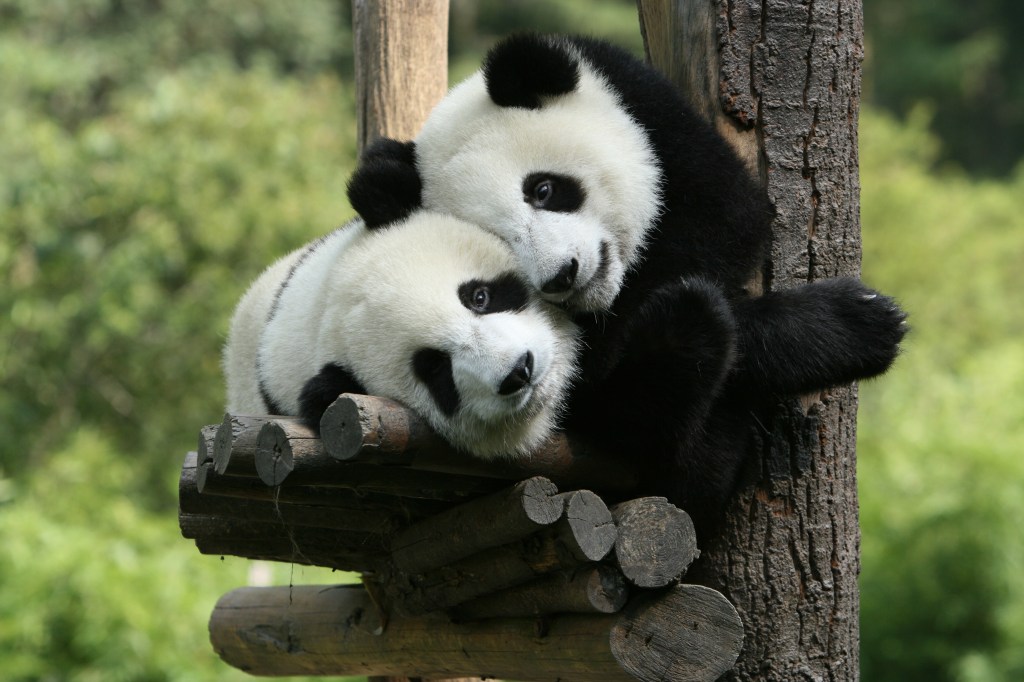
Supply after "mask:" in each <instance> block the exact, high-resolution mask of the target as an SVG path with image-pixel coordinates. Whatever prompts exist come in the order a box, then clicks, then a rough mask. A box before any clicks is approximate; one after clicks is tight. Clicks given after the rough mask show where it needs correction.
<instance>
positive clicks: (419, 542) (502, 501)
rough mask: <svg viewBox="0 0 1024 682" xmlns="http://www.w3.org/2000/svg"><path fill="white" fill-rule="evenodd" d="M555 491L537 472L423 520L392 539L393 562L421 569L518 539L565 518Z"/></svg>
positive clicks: (405, 568) (412, 570) (412, 569)
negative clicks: (513, 483) (525, 478)
mask: <svg viewBox="0 0 1024 682" xmlns="http://www.w3.org/2000/svg"><path fill="white" fill-rule="evenodd" d="M557 492H558V489H557V488H556V487H555V484H554V483H552V482H551V481H549V480H547V479H546V478H543V477H541V476H535V477H533V478H530V479H527V480H525V481H521V482H519V483H517V484H515V485H514V486H511V487H510V488H507V489H505V490H502V491H499V492H497V493H493V494H491V495H488V496H486V497H481V498H478V499H476V500H472V501H470V502H466V503H464V504H460V505H459V506H457V507H453V508H451V509H449V510H448V511H446V512H443V513H441V514H438V515H436V516H433V517H431V518H428V519H424V520H423V521H420V522H419V523H416V524H414V525H412V526H409V527H408V528H406V529H404V530H403V531H401V532H400V533H398V534H397V535H396V536H395V537H394V538H393V539H392V542H391V558H392V561H393V562H394V564H395V567H396V568H397V569H398V570H399V571H401V572H404V573H422V572H424V571H428V570H431V569H434V568H438V567H439V566H443V565H444V564H448V563H451V562H453V561H457V560H459V559H463V558H465V557H468V556H470V555H471V554H476V553H477V552H479V551H481V550H484V549H488V548H491V547H496V546H498V545H504V544H508V543H510V542H514V541H515V540H518V539H520V538H522V537H525V536H526V535H529V534H531V533H533V532H535V531H537V530H538V529H540V528H542V527H544V526H548V525H550V524H552V523H554V522H555V521H557V520H558V519H559V518H560V517H561V516H562V510H563V507H564V500H563V498H561V497H559V496H557V494H556V493H557Z"/></svg>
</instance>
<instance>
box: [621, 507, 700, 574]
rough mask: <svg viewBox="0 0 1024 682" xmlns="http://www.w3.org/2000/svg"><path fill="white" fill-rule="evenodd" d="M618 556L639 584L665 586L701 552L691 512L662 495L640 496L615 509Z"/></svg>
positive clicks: (625, 572) (624, 572)
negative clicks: (698, 547)
mask: <svg viewBox="0 0 1024 682" xmlns="http://www.w3.org/2000/svg"><path fill="white" fill-rule="evenodd" d="M612 512H613V515H614V517H615V524H616V526H617V528H618V537H617V538H616V540H615V560H616V562H617V563H618V565H619V568H620V569H622V573H623V574H624V575H625V576H626V578H627V579H628V580H629V581H630V582H631V583H633V584H634V585H636V586H637V587H646V588H658V587H665V586H666V585H669V584H671V583H673V582H674V581H676V580H678V579H679V578H680V577H682V575H683V574H684V573H685V572H686V569H687V568H689V566H690V564H691V563H693V561H694V560H695V559H696V558H697V557H698V556H699V555H700V551H699V550H698V549H697V534H696V532H695V531H694V528H693V521H692V520H691V519H690V515H689V514H687V513H686V512H684V511H683V510H682V509H679V508H678V507H676V506H675V505H673V504H672V503H670V502H669V501H668V500H666V499H665V498H663V497H640V498H636V499H634V500H629V501H628V502H623V503H622V504H619V505H616V506H615V507H614V508H613V510H612Z"/></svg>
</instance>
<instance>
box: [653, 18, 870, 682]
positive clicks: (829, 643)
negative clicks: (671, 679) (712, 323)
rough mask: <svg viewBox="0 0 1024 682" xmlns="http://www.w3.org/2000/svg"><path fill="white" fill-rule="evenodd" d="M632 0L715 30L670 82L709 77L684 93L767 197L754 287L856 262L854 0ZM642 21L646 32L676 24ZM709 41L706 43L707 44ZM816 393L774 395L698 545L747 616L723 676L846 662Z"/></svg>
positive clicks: (849, 403) (849, 507)
mask: <svg viewBox="0 0 1024 682" xmlns="http://www.w3.org/2000/svg"><path fill="white" fill-rule="evenodd" d="M639 5H640V9H641V17H644V16H645V14H646V15H647V16H648V17H651V16H657V15H658V13H659V12H660V16H673V17H676V18H677V19H679V18H680V17H683V18H685V17H691V18H692V17H703V18H704V19H702V20H701V21H705V20H706V23H705V25H708V26H714V28H715V30H716V33H717V40H716V41H712V42H708V41H691V42H690V43H689V44H684V45H682V46H681V47H682V48H683V49H687V48H692V49H693V53H692V54H688V56H686V57H684V59H688V60H691V61H693V62H694V63H695V64H705V65H708V64H711V65H717V67H711V68H710V69H708V68H705V69H703V70H701V69H696V71H698V72H699V73H704V74H710V76H709V77H707V78H704V79H700V78H696V79H695V78H677V80H676V82H677V83H678V84H679V85H680V87H682V88H683V89H684V90H688V91H689V92H691V94H693V92H694V91H693V88H694V87H697V88H701V87H704V88H708V87H709V88H710V89H711V92H710V93H707V92H696V94H695V96H696V97H697V98H699V99H701V100H710V101H713V102H716V103H717V104H716V105H715V106H713V107H711V110H713V111H714V113H715V118H716V122H717V124H718V128H719V129H720V130H723V131H726V130H729V131H731V133H730V137H729V139H730V140H731V141H732V142H733V143H734V144H735V146H736V147H737V149H739V150H740V152H741V154H742V155H743V156H744V158H746V159H747V160H748V161H749V162H751V165H752V167H754V168H756V171H757V173H758V174H759V176H760V177H761V179H762V181H763V182H765V184H766V186H767V188H768V192H769V194H770V196H771V198H772V200H773V201H774V202H775V206H776V210H777V217H776V221H775V225H774V240H773V245H772V252H771V263H770V267H769V268H768V270H767V272H765V273H764V274H763V282H762V286H763V287H764V289H766V290H767V289H782V288H786V287H789V286H793V285H795V284H798V283H801V282H806V281H812V280H815V279H819V278H822V277H830V276H835V275H857V274H858V273H859V265H860V221H859V208H860V206H859V180H858V157H857V112H858V106H859V101H860V74H861V69H860V63H861V59H862V54H863V18H862V8H861V2H860V0H676V1H672V0H650V1H649V0H640V2H639ZM684 6H685V7H687V10H686V11H682V10H680V9H679V8H681V7H684ZM652 12H653V13H654V14H652ZM691 21H693V19H691ZM646 25H647V29H646V31H645V33H646V37H647V38H648V40H655V41H659V40H673V41H676V40H679V37H680V36H683V35H685V33H686V31H685V30H682V29H678V28H677V29H675V30H674V31H673V32H672V33H671V34H669V33H668V31H662V30H661V27H662V25H661V24H657V23H656V22H654V21H650V22H648V23H647V24H646ZM701 30H704V29H701ZM709 45H712V46H715V47H716V48H717V49H715V50H714V51H713V53H709V52H708V46H709ZM649 54H650V56H651V57H652V59H654V60H658V59H660V58H661V56H662V55H665V54H674V52H673V51H672V50H669V49H666V48H663V47H652V48H651V49H649ZM655 63H656V64H657V61H655ZM668 72H669V73H670V74H673V75H676V76H678V70H675V71H673V70H672V69H668ZM715 72H717V77H716V73H715ZM709 94H710V97H708V95H709ZM751 150H754V152H753V153H752V152H751ZM817 398H819V396H812V397H809V398H807V399H806V400H804V401H803V403H802V406H801V404H797V403H796V402H795V401H794V402H793V403H792V404H789V405H787V406H784V407H782V408H780V409H779V410H778V411H777V414H776V416H775V418H774V419H773V421H772V423H770V424H765V425H764V427H765V428H764V429H763V430H762V431H760V432H759V438H758V439H757V444H756V445H755V447H754V449H753V450H754V451H753V452H752V453H751V457H750V463H749V466H748V468H747V471H746V472H745V477H744V480H743V481H742V483H741V486H740V490H739V491H738V493H737V495H736V496H735V499H734V501H733V503H732V506H731V510H730V512H729V514H728V518H727V520H726V524H725V527H724V529H723V532H722V533H721V534H720V535H719V536H718V537H717V538H716V539H715V540H714V541H713V542H712V543H711V544H710V546H708V547H705V548H702V549H703V550H704V554H703V556H702V558H701V561H700V562H699V563H698V566H697V569H699V575H700V577H701V579H702V580H703V581H704V582H706V584H708V585H710V586H712V587H715V588H717V589H720V590H722V591H723V593H724V594H725V595H726V596H727V597H729V599H730V600H731V601H732V602H733V603H734V604H735V605H736V607H737V609H738V610H739V612H740V615H741V617H742V619H743V622H744V626H745V628H746V644H745V647H744V650H743V653H742V654H741V656H740V659H739V662H738V663H737V666H736V668H735V669H734V670H733V671H732V672H731V673H730V674H729V676H728V678H727V679H735V680H753V679H757V680H792V679H816V680H855V679H857V677H858V667H859V660H858V647H859V632H858V592H857V574H858V571H859V540H860V534H859V529H858V525H857V490H856V455H855V438H856V406H857V403H856V389H855V388H841V389H836V390H833V391H829V392H828V393H827V394H826V395H824V396H820V401H819V400H817ZM806 407H809V408H810V409H809V412H807V411H806V410H805V409H804V408H806ZM691 575H692V574H691Z"/></svg>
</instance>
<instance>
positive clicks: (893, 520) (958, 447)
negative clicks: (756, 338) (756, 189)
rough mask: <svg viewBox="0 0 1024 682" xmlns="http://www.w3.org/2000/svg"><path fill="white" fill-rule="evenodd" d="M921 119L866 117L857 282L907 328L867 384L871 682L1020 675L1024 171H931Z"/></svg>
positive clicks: (1023, 635) (970, 681) (864, 610)
mask: <svg viewBox="0 0 1024 682" xmlns="http://www.w3.org/2000/svg"><path fill="white" fill-rule="evenodd" d="M927 124H928V120H927V117H925V116H923V115H921V114H920V113H918V114H916V115H913V116H911V118H910V119H909V121H908V122H906V123H903V124H899V123H897V122H896V121H895V120H893V119H892V118H890V117H884V116H880V115H878V114H877V113H874V112H871V111H870V110H869V111H865V112H864V114H863V115H862V117H861V141H862V144H861V159H862V189H863V195H862V197H863V200H862V206H863V224H864V250H865V255H864V277H865V279H866V280H867V281H868V282H869V283H871V284H872V285H874V286H878V287H880V288H881V289H882V290H884V291H887V292H890V293H893V294H895V295H896V296H897V297H898V298H899V299H900V300H901V302H902V303H903V305H904V307H905V308H906V309H907V310H909V311H910V313H911V325H912V328H913V329H912V332H911V334H910V336H909V337H908V340H907V344H906V347H905V352H904V353H903V355H902V357H901V358H900V359H899V360H898V361H897V363H896V366H895V368H894V370H893V371H892V372H891V373H890V374H889V375H887V376H886V377H885V379H884V380H883V381H879V382H877V383H867V384H865V385H864V386H862V387H861V391H860V393H861V413H860V420H859V424H860V426H859V446H858V460H859V466H858V476H859V479H860V492H861V521H862V527H863V537H862V560H863V570H862V573H861V619H862V628H861V636H862V642H863V646H862V655H861V664H862V672H863V676H864V679H866V680H880V681H882V682H887V681H892V682H896V681H897V680H899V681H900V682H905V681H908V680H909V681H911V682H917V681H920V682H932V681H938V682H944V681H949V682H954V681H956V682H999V681H1003V680H1005V681H1006V682H1010V681H1011V680H1020V679H1024V536H1022V535H1021V532H1020V528H1021V525H1022V524H1024V498H1022V497H1021V495H1020V489H1021V485H1022V483H1024V460H1021V457H1020V453H1021V451H1024V423H1022V422H1021V418H1020V416H1021V414H1022V413H1024V309H1022V308H1021V307H1020V306H1019V305H1018V304H1017V303H1016V302H1015V301H1016V298H1018V296H1017V292H1020V291H1024V272H1022V270H1021V267H1020V264H1021V263H1022V262H1024V216H1022V214H1021V211H1020V197H1021V196H1024V172H1020V173H1018V174H1017V175H1016V176H1015V177H1014V178H1012V179H1010V180H1007V181H1003V182H994V181H971V180H970V179H968V178H966V177H964V176H963V175H962V174H944V175H938V174H936V173H934V172H933V171H930V170H929V168H930V167H931V166H932V163H933V161H934V157H935V154H936V153H937V144H936V141H935V139H934V137H933V136H932V135H931V134H929V133H928V132H927Z"/></svg>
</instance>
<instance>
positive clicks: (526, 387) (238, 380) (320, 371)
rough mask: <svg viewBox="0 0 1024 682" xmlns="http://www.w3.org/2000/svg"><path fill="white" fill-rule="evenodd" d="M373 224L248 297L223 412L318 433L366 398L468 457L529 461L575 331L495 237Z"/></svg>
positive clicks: (413, 219)
mask: <svg viewBox="0 0 1024 682" xmlns="http://www.w3.org/2000/svg"><path fill="white" fill-rule="evenodd" d="M384 213H385V215H386V217H385V218H384V219H385V220H388V221H390V222H387V224H386V225H383V224H380V223H377V222H371V223H370V224H371V225H372V226H373V227H374V228H377V229H372V230H371V229H367V225H366V223H365V222H364V221H363V220H360V219H356V220H354V221H352V222H350V223H349V224H347V225H345V226H343V227H341V228H339V229H337V230H335V231H334V232H331V233H330V234H328V235H326V236H324V237H322V238H320V239H318V240H316V241H314V242H312V243H310V244H308V245H306V246H304V247H302V248H300V249H298V250H296V251H294V252H292V253H291V254H289V255H287V256H285V257H284V258H282V259H280V260H279V261H277V262H276V263H274V264H273V265H271V266H270V267H269V268H268V269H267V270H265V271H264V273H263V274H262V275H260V276H259V277H258V278H257V279H256V281H255V282H254V283H253V284H252V285H251V287H250V288H249V289H248V291H247V292H246V293H245V295H244V296H243V297H242V299H241V301H240V302H239V304H238V306H237V308H236V310H235V313H234V315H233V317H232V321H231V326H230V331H229V336H228V340H227V343H226V346H225V350H224V360H223V365H224V372H225V376H226V380H227V393H228V401H227V402H228V404H227V409H228V411H229V412H231V413H235V414H265V413H270V414H282V415H298V416H301V417H302V418H303V419H304V421H305V422H306V423H307V424H308V425H309V426H311V427H313V428H314V429H316V430H319V422H320V417H321V416H322V415H323V412H324V411H325V410H326V408H327V407H328V405H329V404H330V403H331V402H333V400H334V399H335V398H336V397H337V396H338V394H340V393H344V392H348V393H361V394H371V395H379V396H385V397H389V398H392V399H395V400H398V401H400V402H402V403H404V404H405V405H407V406H408V407H410V408H412V409H413V410H414V411H416V412H417V413H418V414H420V415H421V416H422V417H423V418H424V419H425V420H426V421H427V422H428V423H429V424H430V425H431V426H432V427H433V429H434V430H435V431H436V432H437V433H439V434H440V435H441V436H442V437H444V438H446V439H447V440H448V441H449V442H451V443H452V444H453V445H455V446H456V447H458V448H460V449H462V450H464V451H466V452H468V453H470V454H473V455H476V456H479V457H483V458H493V457H501V456H509V457H514V456H522V455H526V454H528V453H529V452H530V451H531V450H532V449H533V448H535V447H536V446H537V445H538V444H539V443H540V442H541V441H543V440H544V439H545V438H546V437H547V436H548V435H550V432H551V430H552V427H553V426H554V424H555V423H556V420H557V417H558V415H559V412H560V410H561V406H562V404H563V402H564V397H565V394H566V390H567V388H568V386H569V384H570V381H571V379H572V377H573V375H574V373H575V364H574V358H575V355H576V330H575V326H574V325H573V323H572V322H571V320H570V319H569V318H568V316H566V315H565V314H564V312H562V311H560V310H557V309H555V308H554V307H553V306H551V305H550V304H548V303H546V302H544V301H542V300H540V299H538V297H536V296H535V295H534V294H533V292H532V290H531V289H530V288H529V287H528V286H527V284H526V283H525V282H523V281H522V280H521V279H520V277H519V275H518V273H517V267H516V261H515V259H514V257H513V255H512V254H511V252H510V251H509V249H508V248H507V246H506V245H505V244H504V243H503V242H502V241H501V240H499V239H498V238H497V237H495V236H493V235H491V234H489V233H487V232H485V231H483V230H481V229H479V228H477V227H475V226H471V225H468V224H467V223H464V222H462V221H460V220H457V219H455V218H453V217H451V216H446V215H442V214H437V213H431V212H427V211H417V212H414V213H412V214H411V215H409V216H408V217H405V218H402V219H399V220H396V221H394V220H391V219H392V218H393V217H394V216H392V215H390V213H389V209H388V208H387V207H386V206H385V208H384ZM375 218H376V216H375Z"/></svg>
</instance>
